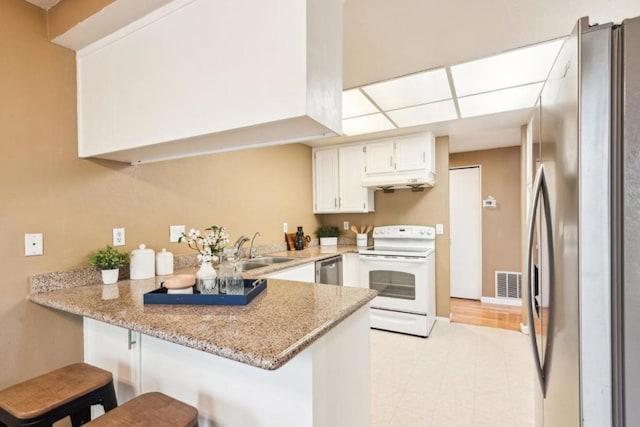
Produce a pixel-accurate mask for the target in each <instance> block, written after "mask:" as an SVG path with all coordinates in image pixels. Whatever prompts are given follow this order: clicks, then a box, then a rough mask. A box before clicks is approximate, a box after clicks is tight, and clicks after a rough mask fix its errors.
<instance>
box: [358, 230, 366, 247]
mask: <svg viewBox="0 0 640 427" xmlns="http://www.w3.org/2000/svg"><path fill="white" fill-rule="evenodd" d="M356 244H357V245H358V246H359V247H364V246H367V234H366V233H358V234H356Z"/></svg>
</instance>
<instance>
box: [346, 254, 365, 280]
mask: <svg viewBox="0 0 640 427" xmlns="http://www.w3.org/2000/svg"><path fill="white" fill-rule="evenodd" d="M342 285H343V286H353V287H356V288H361V287H363V286H362V282H361V281H360V256H359V255H358V254H356V253H352V252H349V253H346V254H342Z"/></svg>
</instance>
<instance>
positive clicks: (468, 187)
mask: <svg viewBox="0 0 640 427" xmlns="http://www.w3.org/2000/svg"><path fill="white" fill-rule="evenodd" d="M449 227H450V234H451V241H450V251H451V252H450V260H449V262H450V280H451V296H452V297H456V298H468V299H476V300H479V299H480V297H481V296H482V197H481V192H480V167H479V166H475V167H469V168H462V169H451V170H449Z"/></svg>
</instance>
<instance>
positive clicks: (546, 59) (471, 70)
mask: <svg viewBox="0 0 640 427" xmlns="http://www.w3.org/2000/svg"><path fill="white" fill-rule="evenodd" d="M563 41H564V39H560V40H554V41H551V42H546V43H540V44H537V45H534V46H530V47H525V48H522V49H516V50H512V51H509V52H505V53H502V54H500V55H494V56H489V57H487V58H482V59H478V60H477V61H471V62H466V63H464V64H459V65H454V66H452V67H451V76H452V77H453V83H454V86H455V88H456V94H457V95H458V96H466V95H472V94H478V93H482V92H489V91H493V90H497V89H505V88H508V87H513V86H520V85H524V84H529V83H534V82H541V81H544V80H545V79H546V78H547V75H548V74H549V70H551V65H552V64H553V61H554V60H555V58H556V56H557V55H558V51H559V50H560V46H561V45H562V42H563Z"/></svg>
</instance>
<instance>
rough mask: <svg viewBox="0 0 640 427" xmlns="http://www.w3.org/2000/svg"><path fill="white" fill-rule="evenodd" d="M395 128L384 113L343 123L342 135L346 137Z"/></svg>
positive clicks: (355, 118)
mask: <svg viewBox="0 0 640 427" xmlns="http://www.w3.org/2000/svg"><path fill="white" fill-rule="evenodd" d="M395 128H396V127H395V126H394V125H393V123H391V122H390V121H389V119H387V118H386V117H385V116H384V115H383V114H382V113H377V114H369V115H368V116H360V117H354V118H352V119H345V120H343V121H342V133H344V134H345V135H360V134H363V133H372V132H380V131H382V130H389V129H395Z"/></svg>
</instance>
